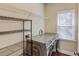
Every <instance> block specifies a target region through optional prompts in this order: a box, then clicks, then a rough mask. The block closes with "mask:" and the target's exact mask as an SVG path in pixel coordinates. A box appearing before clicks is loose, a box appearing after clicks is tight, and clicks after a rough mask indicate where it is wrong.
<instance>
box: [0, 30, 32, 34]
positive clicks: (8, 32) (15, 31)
mask: <svg viewBox="0 0 79 59" xmlns="http://www.w3.org/2000/svg"><path fill="white" fill-rule="evenodd" d="M24 31H31V30H24ZM17 32H23V30H12V31H3V32H0V35H5V34H11V33H17Z"/></svg>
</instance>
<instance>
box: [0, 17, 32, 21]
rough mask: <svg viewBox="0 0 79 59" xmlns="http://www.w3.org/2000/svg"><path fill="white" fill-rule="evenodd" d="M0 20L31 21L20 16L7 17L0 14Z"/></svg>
mask: <svg viewBox="0 0 79 59" xmlns="http://www.w3.org/2000/svg"><path fill="white" fill-rule="evenodd" d="M0 20H10V21H11V20H12V21H31V20H28V19H21V18H15V17H8V16H0Z"/></svg>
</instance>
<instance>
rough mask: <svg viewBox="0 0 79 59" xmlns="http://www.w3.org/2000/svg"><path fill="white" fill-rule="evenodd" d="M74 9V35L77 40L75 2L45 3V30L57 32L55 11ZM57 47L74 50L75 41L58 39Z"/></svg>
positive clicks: (75, 47) (75, 46)
mask: <svg viewBox="0 0 79 59" xmlns="http://www.w3.org/2000/svg"><path fill="white" fill-rule="evenodd" d="M73 9H74V10H75V13H76V18H75V21H76V35H75V37H76V38H75V40H77V32H78V31H77V4H74V3H61V4H60V3H54V4H46V6H45V16H46V17H48V19H47V20H45V32H48V33H57V13H58V12H61V11H65V10H73ZM59 49H61V50H66V51H70V52H74V51H76V49H77V42H73V41H66V40H60V43H59Z"/></svg>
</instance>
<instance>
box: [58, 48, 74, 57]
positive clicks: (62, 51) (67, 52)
mask: <svg viewBox="0 0 79 59" xmlns="http://www.w3.org/2000/svg"><path fill="white" fill-rule="evenodd" d="M58 51H59V52H61V53H64V54H67V55H70V56H74V52H70V51H66V50H62V49H58Z"/></svg>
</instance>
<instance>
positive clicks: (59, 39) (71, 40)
mask: <svg viewBox="0 0 79 59" xmlns="http://www.w3.org/2000/svg"><path fill="white" fill-rule="evenodd" d="M59 40H62V41H67V42H77V41H76V40H67V39H59Z"/></svg>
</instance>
